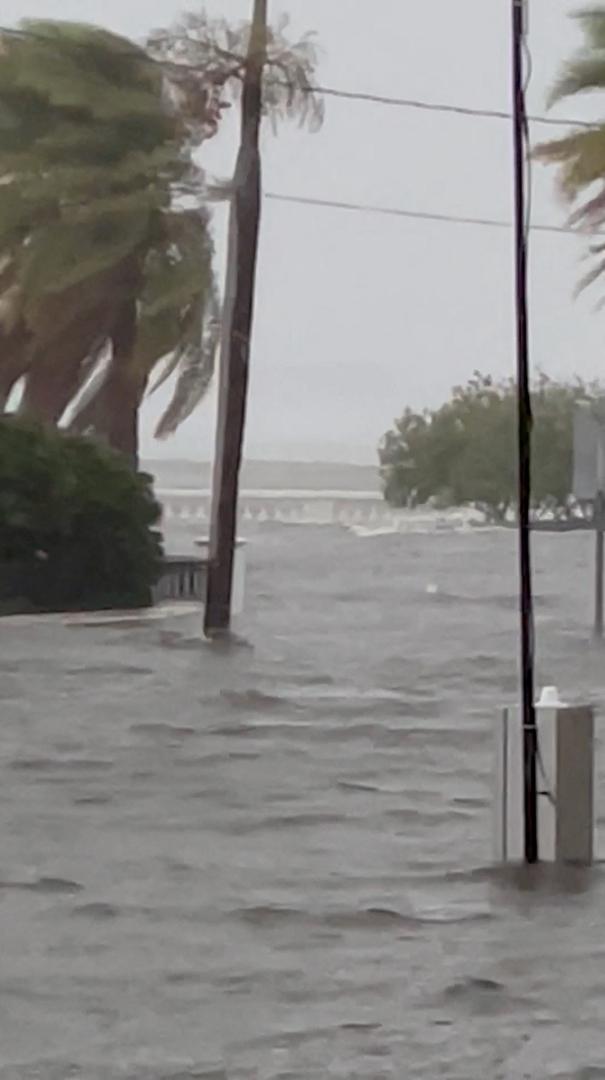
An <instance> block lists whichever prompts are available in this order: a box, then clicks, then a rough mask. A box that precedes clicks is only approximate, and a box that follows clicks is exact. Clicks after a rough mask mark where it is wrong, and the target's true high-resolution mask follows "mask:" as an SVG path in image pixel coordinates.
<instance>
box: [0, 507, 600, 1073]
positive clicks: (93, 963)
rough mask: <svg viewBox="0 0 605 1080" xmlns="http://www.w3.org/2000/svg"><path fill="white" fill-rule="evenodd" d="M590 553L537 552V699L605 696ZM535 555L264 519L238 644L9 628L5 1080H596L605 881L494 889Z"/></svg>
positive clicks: (141, 630) (484, 540)
mask: <svg viewBox="0 0 605 1080" xmlns="http://www.w3.org/2000/svg"><path fill="white" fill-rule="evenodd" d="M592 544H593V541H592V538H591V537H590V536H587V535H582V534H580V535H579V534H575V535H568V536H540V537H538V538H537V539H536V542H535V552H536V566H535V570H536V594H537V633H538V652H539V658H538V681H539V683H540V684H544V683H556V684H557V685H558V686H559V688H560V690H561V692H562V693H563V694H564V696H567V697H568V698H575V697H579V698H582V699H589V700H594V701H595V702H596V703H599V702H600V701H601V700H602V698H603V696H604V695H605V653H604V652H603V651H601V650H599V649H596V648H595V647H593V646H592V645H591V643H590V623H591V618H592V612H591V589H592V559H593V551H592ZM515 560H516V551H515V538H514V536H513V535H511V534H509V533H506V532H491V531H487V530H486V531H485V532H484V531H481V530H479V531H476V532H472V531H471V532H468V533H443V534H438V535H407V536H405V535H392V536H377V537H373V538H372V537H368V538H367V539H361V538H359V537H356V536H354V535H352V534H351V533H348V532H346V531H344V530H339V529H336V528H313V527H307V528H304V527H299V528H296V527H287V526H265V527H259V528H257V529H256V531H254V532H253V533H252V534H251V535H250V543H249V547H248V564H249V576H248V588H247V616H246V620H245V624H244V626H243V628H242V634H243V637H244V638H245V643H240V644H238V645H234V646H232V647H226V646H211V645H205V644H203V643H202V642H201V640H200V638H199V636H197V634H196V632H195V629H196V627H195V619H193V618H191V617H188V618H187V619H178V618H175V619H173V620H167V621H166V622H153V623H148V624H145V623H140V624H134V625H121V626H120V625H115V626H101V627H99V626H82V625H65V624H64V621H62V620H35V619H34V620H31V619H30V620H23V621H14V622H9V621H6V620H5V621H2V622H0V715H1V720H2V723H1V725H0V740H1V741H0V770H1V772H0V814H1V821H2V839H1V847H0V919H1V924H0V925H1V956H2V965H1V969H0V988H1V997H0V1006H1V1011H0V1077H1V1078H2V1080H9V1078H10V1080H12V1078H13V1077H14V1078H15V1080H16V1078H19V1080H25V1078H27V1080H30V1078H31V1080H33V1078H34V1077H35V1078H44V1080H63V1078H67V1077H74V1078H75V1077H77V1078H82V1080H114V1078H115V1080H117V1078H132V1080H134V1078H137V1080H138V1078H141V1080H147V1078H149V1080H159V1078H162V1080H169V1078H170V1080H177V1078H178V1080H188V1078H196V1080H201V1078H205V1080H219V1078H221V1080H222V1078H225V1080H227V1078H228V1080H324V1078H326V1077H330V1076H334V1077H342V1078H343V1080H345V1078H346V1080H353V1078H354V1080H383V1078H385V1080H386V1078H391V1077H393V1078H397V1080H403V1078H410V1080H412V1078H413V1080H415V1078H426V1080H434V1078H437V1077H443V1078H447V1080H496V1078H507V1080H508V1078H511V1080H512V1078H514V1080H523V1078H531V1080H545V1078H547V1077H557V1078H559V1080H564V1078H568V1077H569V1078H572V1077H573V1078H577V1080H588V1078H589V1077H590V1078H591V1080H595V1078H597V1077H600V1076H603V1077H605V1039H604V1038H603V1036H602V1035H601V1034H600V1032H601V1031H602V1027H603V1023H604V1021H605V946H604V945H603V936H604V935H603V914H604V912H605V873H604V867H603V866H602V865H601V864H597V866H596V867H595V868H594V869H593V870H592V871H590V872H589V873H586V874H581V873H580V872H569V873H568V874H565V875H563V876H561V877H559V878H558V879H557V880H553V879H552V877H549V876H548V875H546V874H545V873H544V872H541V873H539V872H536V873H534V874H532V875H529V876H525V875H523V876H521V877H520V878H514V877H511V876H503V875H502V874H498V873H495V872H494V871H492V870H490V869H489V862H490V858H491V851H490V835H491V832H490V769H491V746H492V743H491V725H492V718H493V716H494V713H495V712H496V710H498V709H499V708H500V707H501V706H502V705H503V704H506V703H507V702H511V701H514V700H515V697H516V694H517V679H516V660H517V636H516V630H517V614H516V606H515V604H516V598H515V588H516V583H515V571H516V561H515ZM600 735H601V733H600V731H599V761H598V767H597V768H598V778H597V799H598V810H599V815H600V816H602V815H603V811H604V804H603V791H604V788H603V768H604V765H605V762H604V760H603V756H602V740H601V737H600ZM602 849H603V837H602V836H601V850H602Z"/></svg>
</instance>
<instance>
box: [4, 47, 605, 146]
mask: <svg viewBox="0 0 605 1080" xmlns="http://www.w3.org/2000/svg"><path fill="white" fill-rule="evenodd" d="M0 34H6V35H8V36H11V37H17V38H31V39H32V40H34V41H46V42H49V43H50V44H53V45H55V46H58V47H60V46H61V45H62V44H63V43H62V42H60V41H58V40H57V39H56V38H52V37H50V36H49V35H48V34H39V33H36V31H35V30H20V29H18V28H14V27H7V26H0ZM73 47H76V48H82V49H87V48H88V45H87V44H86V43H85V42H76V41H70V42H69V48H73ZM121 55H123V56H129V55H131V53H130V51H127V50H124V51H123V52H122V53H121ZM132 57H133V58H136V59H137V60H138V61H147V62H149V63H150V64H154V65H156V66H157V65H160V66H165V65H168V66H172V67H177V66H182V67H186V66H191V67H193V66H194V65H180V64H177V63H176V62H171V61H164V60H159V59H157V58H156V57H153V56H150V55H149V53H145V52H144V51H142V50H141V51H139V50H137V49H134V48H133V49H132ZM242 62H243V61H242ZM272 81H273V84H274V85H275V86H283V87H284V88H285V89H289V90H298V91H299V92H301V93H307V94H317V95H319V96H323V97H333V98H340V99H341V100H344V101H359V102H365V103H366V104H369V105H383V106H386V107H389V108H399V109H410V110H417V111H420V112H430V113H442V114H446V115H447V114H450V115H453V116H467V117H475V118H477V119H484V120H508V121H510V120H511V119H512V114H511V113H510V112H507V111H506V110H505V109H484V108H480V107H474V106H470V105H451V104H446V103H444V102H437V101H435V102H433V101H423V100H422V99H420V98H405V97H391V96H389V95H385V94H371V93H366V92H364V91H361V90H343V89H340V88H338V87H334V86H321V85H317V86H308V87H306V88H305V87H300V86H294V84H292V83H289V82H288V81H287V80H282V79H275V80H272ZM528 120H529V121H530V123H532V124H545V125H548V126H549V127H576V128H593V127H595V126H598V123H596V122H595V123H591V122H590V121H587V120H578V119H575V118H574V119H570V118H557V117H553V116H540V115H535V116H528Z"/></svg>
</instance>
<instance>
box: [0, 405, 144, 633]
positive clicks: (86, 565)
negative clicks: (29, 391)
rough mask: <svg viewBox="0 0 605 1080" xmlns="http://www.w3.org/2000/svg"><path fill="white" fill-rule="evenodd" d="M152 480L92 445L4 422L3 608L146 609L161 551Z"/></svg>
mask: <svg viewBox="0 0 605 1080" xmlns="http://www.w3.org/2000/svg"><path fill="white" fill-rule="evenodd" d="M160 513H161V511H160V507H159V505H158V503H157V502H156V501H155V499H154V496H153V492H152V487H151V478H150V477H148V476H146V475H144V474H138V475H137V474H135V473H133V472H132V470H131V468H130V466H129V465H128V464H127V462H126V461H125V460H124V459H123V458H122V457H121V456H119V455H117V454H115V453H113V452H112V451H110V450H108V449H105V448H104V447H101V446H100V445H98V444H96V443H94V442H91V441H89V440H87V439H84V438H80V437H76V436H68V435H65V434H63V433H61V432H58V431H55V430H48V429H46V428H42V427H39V426H37V425H35V424H32V423H29V422H24V421H22V420H17V419H14V418H12V417H1V418H0V608H2V609H3V610H4V611H17V610H21V611H25V610H37V611H74V610H93V609H99V610H100V609H106V608H131V607H145V606H147V605H148V604H150V602H151V588H152V585H153V584H154V583H155V581H156V580H157V578H158V575H159V571H160V566H161V556H162V546H161V538H160V534H159V532H157V531H156V529H155V526H157V523H158V521H159V518H160Z"/></svg>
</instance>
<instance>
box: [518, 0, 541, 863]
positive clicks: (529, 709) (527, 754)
mask: <svg viewBox="0 0 605 1080" xmlns="http://www.w3.org/2000/svg"><path fill="white" fill-rule="evenodd" d="M511 2H512V44H513V57H512V61H513V63H512V69H513V70H512V74H513V135H514V182H515V265H516V274H515V287H516V329H517V424H518V452H519V488H518V491H519V577H520V614H521V689H522V709H521V715H522V718H523V804H524V821H525V830H524V833H525V861H526V863H536V862H537V861H538V856H539V852H538V790H537V759H538V731H537V727H536V710H535V698H534V693H535V691H534V616H533V595H532V578H531V545H530V535H531V534H530V496H531V431H532V411H531V394H530V376H529V334H528V315H527V232H528V224H529V222H528V219H527V203H526V193H525V177H526V169H527V152H528V139H527V131H528V128H527V113H526V106H525V77H524V70H523V69H524V63H523V61H524V52H525V35H526V25H525V17H526V2H527V0H511Z"/></svg>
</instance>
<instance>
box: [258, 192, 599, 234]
mask: <svg viewBox="0 0 605 1080" xmlns="http://www.w3.org/2000/svg"><path fill="white" fill-rule="evenodd" d="M265 199H269V200H271V201H272V202H282V203H294V204H297V205H300V206H315V207H318V208H319V209H326V210H345V211H349V212H354V213H360V214H378V215H382V216H386V217H400V218H407V219H408V220H411V221H434V222H437V223H444V224H452V225H474V226H479V227H482V228H490V229H511V228H512V227H513V226H512V222H510V221H505V220H503V219H501V218H491V217H472V216H466V215H463V214H443V213H437V212H434V211H430V210H407V209H405V208H402V207H396V206H379V205H376V204H372V203H355V202H347V201H345V200H343V199H321V198H318V197H314V196H305V195H289V194H287V193H285V192H277V191H267V192H265ZM530 228H531V231H532V232H533V233H555V234H557V233H559V234H563V235H565V236H575V237H576V239H577V237H578V236H579V232H578V230H577V229H573V228H571V227H570V226H568V225H546V224H541V223H539V222H538V223H531V224H530Z"/></svg>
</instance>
